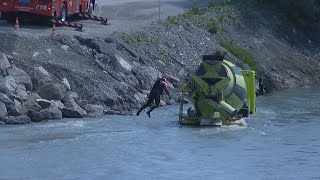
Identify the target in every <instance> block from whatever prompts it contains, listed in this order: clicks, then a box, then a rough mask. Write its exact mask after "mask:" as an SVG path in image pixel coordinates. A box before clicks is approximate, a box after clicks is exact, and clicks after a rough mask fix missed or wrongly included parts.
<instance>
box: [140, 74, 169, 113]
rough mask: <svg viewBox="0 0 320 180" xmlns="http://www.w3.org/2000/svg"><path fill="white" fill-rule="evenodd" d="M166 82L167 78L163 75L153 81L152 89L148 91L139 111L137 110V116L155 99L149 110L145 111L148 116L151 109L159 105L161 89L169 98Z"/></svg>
mask: <svg viewBox="0 0 320 180" xmlns="http://www.w3.org/2000/svg"><path fill="white" fill-rule="evenodd" d="M167 83H168V80H167V78H166V77H165V76H163V77H162V78H158V79H157V81H156V82H155V83H154V85H153V86H152V89H151V91H150V94H149V97H148V101H147V103H146V104H144V105H143V106H142V107H141V108H140V109H139V111H138V112H137V116H139V114H140V112H141V111H142V110H144V109H145V108H146V107H148V106H149V105H150V104H151V103H152V102H153V101H155V104H154V105H153V106H152V107H151V108H150V110H149V111H148V112H147V114H148V116H149V117H150V113H151V111H153V110H154V109H155V108H157V107H159V105H160V98H161V96H162V94H163V91H165V92H166V94H167V95H168V96H169V98H170V99H171V96H170V93H169V91H168V89H167Z"/></svg>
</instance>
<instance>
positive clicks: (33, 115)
mask: <svg viewBox="0 0 320 180" xmlns="http://www.w3.org/2000/svg"><path fill="white" fill-rule="evenodd" d="M27 115H28V117H29V118H30V119H31V121H32V122H40V121H42V120H44V115H43V114H42V113H40V112H36V111H33V110H29V111H28V113H27Z"/></svg>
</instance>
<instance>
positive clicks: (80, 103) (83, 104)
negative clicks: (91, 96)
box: [76, 100, 88, 108]
mask: <svg viewBox="0 0 320 180" xmlns="http://www.w3.org/2000/svg"><path fill="white" fill-rule="evenodd" d="M76 102H77V104H78V105H79V106H80V107H82V108H84V106H86V105H87V104H88V101H87V100H77V101H76Z"/></svg>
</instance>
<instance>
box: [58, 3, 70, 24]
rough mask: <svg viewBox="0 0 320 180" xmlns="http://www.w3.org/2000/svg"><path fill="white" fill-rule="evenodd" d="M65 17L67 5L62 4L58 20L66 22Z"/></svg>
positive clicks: (66, 15)
mask: <svg viewBox="0 0 320 180" xmlns="http://www.w3.org/2000/svg"><path fill="white" fill-rule="evenodd" d="M67 17H68V11H67V5H66V4H63V5H62V7H61V13H60V16H59V20H61V21H66V20H67Z"/></svg>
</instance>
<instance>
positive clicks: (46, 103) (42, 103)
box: [36, 99, 52, 109]
mask: <svg viewBox="0 0 320 180" xmlns="http://www.w3.org/2000/svg"><path fill="white" fill-rule="evenodd" d="M36 102H37V103H38V104H39V105H40V106H41V108H42V109H46V108H48V107H50V106H51V104H52V103H51V102H50V101H48V100H46V99H36Z"/></svg>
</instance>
